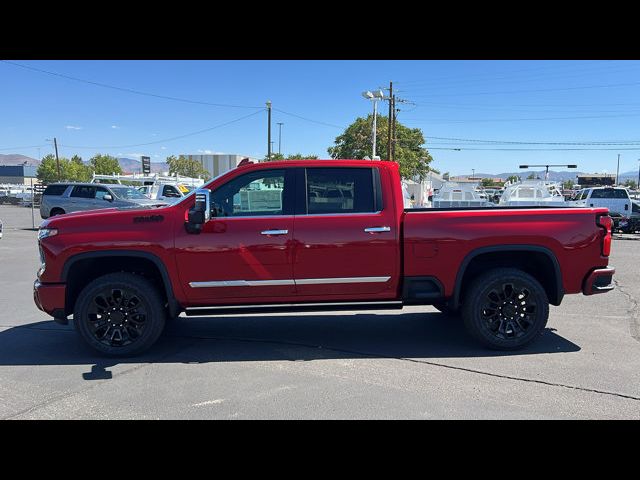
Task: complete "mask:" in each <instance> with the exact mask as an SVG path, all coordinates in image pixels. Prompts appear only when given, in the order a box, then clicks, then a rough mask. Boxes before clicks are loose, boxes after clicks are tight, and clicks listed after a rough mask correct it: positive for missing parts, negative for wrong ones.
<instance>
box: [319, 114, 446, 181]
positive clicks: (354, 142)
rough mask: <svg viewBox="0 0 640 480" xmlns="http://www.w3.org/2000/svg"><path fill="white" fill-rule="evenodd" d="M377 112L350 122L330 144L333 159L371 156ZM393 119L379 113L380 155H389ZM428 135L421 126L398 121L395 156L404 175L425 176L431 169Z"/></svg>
mask: <svg viewBox="0 0 640 480" xmlns="http://www.w3.org/2000/svg"><path fill="white" fill-rule="evenodd" d="M372 123H373V115H368V116H367V118H362V117H359V118H357V119H356V120H355V121H354V122H353V123H352V124H351V125H349V126H348V127H347V128H346V130H345V131H344V133H342V134H341V135H339V136H338V137H336V139H335V142H334V146H333V147H329V149H328V152H329V155H330V156H331V158H364V157H365V156H371V128H372ZM388 131H389V121H388V118H387V117H384V116H381V115H378V117H377V126H376V135H377V142H376V150H377V152H376V153H378V154H379V155H380V158H387V137H388ZM424 143H425V140H424V135H423V133H422V130H420V129H419V128H408V127H405V126H404V125H402V124H401V123H400V122H396V144H395V159H396V160H397V161H398V163H399V164H400V174H401V175H402V177H404V178H413V177H416V176H417V177H419V178H420V179H423V178H424V177H425V176H426V175H427V173H428V172H429V163H430V162H431V161H432V160H433V158H432V157H431V155H430V154H429V152H428V151H427V149H426V148H424V147H423V146H422V145H424Z"/></svg>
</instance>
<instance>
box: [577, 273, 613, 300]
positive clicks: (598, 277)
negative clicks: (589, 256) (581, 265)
mask: <svg viewBox="0 0 640 480" xmlns="http://www.w3.org/2000/svg"><path fill="white" fill-rule="evenodd" d="M614 273H616V269H615V268H613V267H606V268H597V269H595V270H594V271H593V272H591V273H590V274H589V275H587V278H585V280H584V283H583V287H582V293H583V294H585V295H595V294H596V293H607V292H609V291H611V290H613V289H614V288H615V285H614V284H613V274H614Z"/></svg>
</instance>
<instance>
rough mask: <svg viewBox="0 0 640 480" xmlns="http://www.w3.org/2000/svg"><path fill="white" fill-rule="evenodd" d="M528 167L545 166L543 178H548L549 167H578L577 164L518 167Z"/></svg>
mask: <svg viewBox="0 0 640 480" xmlns="http://www.w3.org/2000/svg"><path fill="white" fill-rule="evenodd" d="M529 167H546V170H545V172H544V179H545V180H549V167H567V168H578V166H577V165H520V168H529Z"/></svg>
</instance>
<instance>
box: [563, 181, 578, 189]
mask: <svg viewBox="0 0 640 480" xmlns="http://www.w3.org/2000/svg"><path fill="white" fill-rule="evenodd" d="M574 185H575V184H574V183H573V180H565V181H564V182H562V188H564V189H565V190H571V189H572V188H573V186H574Z"/></svg>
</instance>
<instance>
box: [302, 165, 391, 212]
mask: <svg viewBox="0 0 640 480" xmlns="http://www.w3.org/2000/svg"><path fill="white" fill-rule="evenodd" d="M306 171H307V213H308V214H310V215H313V214H322V213H367V212H375V211H376V192H375V190H376V189H374V181H373V176H374V175H373V171H372V169H371V168H307V169H306ZM377 183H379V182H377ZM377 190H379V188H378V189H377Z"/></svg>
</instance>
